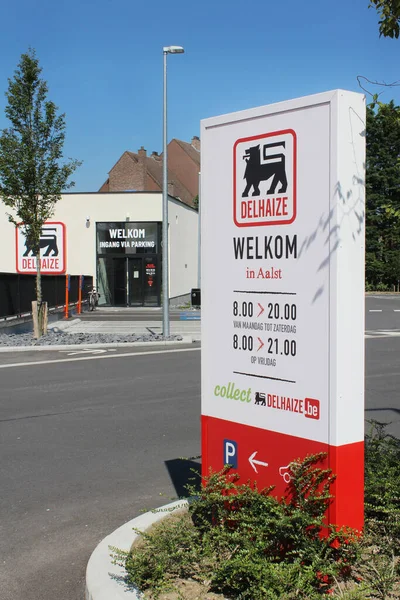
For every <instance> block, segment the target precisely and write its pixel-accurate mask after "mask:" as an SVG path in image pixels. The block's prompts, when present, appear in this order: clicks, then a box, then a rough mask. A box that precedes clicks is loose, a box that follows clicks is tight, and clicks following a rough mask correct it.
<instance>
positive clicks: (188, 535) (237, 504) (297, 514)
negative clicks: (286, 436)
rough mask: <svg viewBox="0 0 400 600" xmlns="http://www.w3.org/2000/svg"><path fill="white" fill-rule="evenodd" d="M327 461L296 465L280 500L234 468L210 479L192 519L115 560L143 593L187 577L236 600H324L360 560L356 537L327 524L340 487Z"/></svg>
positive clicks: (158, 530)
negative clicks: (333, 485)
mask: <svg viewBox="0 0 400 600" xmlns="http://www.w3.org/2000/svg"><path fill="white" fill-rule="evenodd" d="M325 458H326V455H324V454H319V455H314V456H311V457H307V458H306V459H305V460H304V461H300V460H299V461H296V462H295V463H293V464H292V465H291V475H292V481H291V484H290V485H289V488H288V494H287V497H285V498H284V499H281V500H278V499H277V498H275V497H274V496H272V495H271V492H272V489H273V488H268V489H263V490H258V489H257V486H256V484H253V483H251V482H247V483H245V484H241V483H240V482H239V480H238V476H237V475H234V474H231V473H230V471H229V468H226V469H224V470H223V471H222V472H221V473H217V474H210V476H209V477H207V478H206V479H205V484H204V487H203V488H202V490H201V491H200V494H199V495H198V496H197V497H196V498H195V500H194V501H193V502H192V503H191V505H190V508H189V515H187V516H180V517H177V518H176V519H171V520H170V519H168V520H167V522H165V523H162V524H161V525H158V526H156V527H155V528H154V529H153V531H150V532H147V533H146V534H144V536H143V542H142V544H141V546H140V547H139V546H138V547H136V546H135V547H133V549H132V552H131V553H130V554H129V555H128V556H127V557H124V556H121V555H120V556H118V555H116V554H114V556H115V557H116V559H117V560H119V561H120V562H121V563H123V562H124V558H125V559H126V560H125V567H126V570H127V573H128V581H129V582H130V583H134V584H135V585H137V586H138V587H139V588H140V589H143V590H145V589H147V588H149V587H151V588H153V589H154V590H156V592H159V591H160V590H161V589H163V587H168V586H171V583H172V581H173V580H174V578H176V577H186V578H191V579H194V580H197V581H202V582H204V581H207V582H208V583H209V587H210V590H211V591H214V592H219V593H222V594H224V595H225V596H227V597H229V598H231V599H232V600H234V599H238V600H239V599H241V600H246V599H248V600H264V599H268V600H269V599H271V600H275V599H276V600H278V599H282V598H286V599H287V600H289V599H291V598H293V599H294V598H304V599H305V598H308V599H310V600H312V599H314V598H315V599H316V598H320V597H321V596H323V595H325V594H327V593H328V590H329V589H330V588H331V587H332V584H333V582H334V579H335V578H336V577H341V578H343V577H346V576H347V574H348V570H349V567H350V566H351V565H352V564H354V562H355V561H356V559H357V556H358V544H357V542H356V540H355V538H354V536H352V535H351V533H350V532H346V534H345V533H344V532H340V531H337V530H336V529H335V528H334V527H332V526H327V525H326V523H324V516H325V512H326V508H327V506H328V504H329V502H330V499H331V496H330V493H329V487H330V485H331V483H332V481H333V476H332V473H331V471H330V470H327V469H322V468H320V467H318V466H317V465H318V464H319V463H320V462H321V461H322V460H324V459H325ZM189 491H190V490H189ZM192 491H194V490H192ZM169 521H171V523H169ZM193 525H194V527H193ZM322 532H324V533H325V535H321V534H322Z"/></svg>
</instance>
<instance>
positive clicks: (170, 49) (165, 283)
mask: <svg viewBox="0 0 400 600" xmlns="http://www.w3.org/2000/svg"><path fill="white" fill-rule="evenodd" d="M183 52H184V49H183V48H182V46H165V47H164V48H163V55H164V98H163V192H162V209H163V210H162V289H163V293H162V305H163V337H164V338H167V337H169V268H168V267H169V265H168V248H169V245H168V157H167V54H183Z"/></svg>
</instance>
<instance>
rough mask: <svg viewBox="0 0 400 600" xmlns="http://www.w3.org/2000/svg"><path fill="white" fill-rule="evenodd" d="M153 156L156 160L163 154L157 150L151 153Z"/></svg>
mask: <svg viewBox="0 0 400 600" xmlns="http://www.w3.org/2000/svg"><path fill="white" fill-rule="evenodd" d="M151 158H154V160H161V156H160V155H159V154H158V152H156V151H155V150H154V152H152V153H151Z"/></svg>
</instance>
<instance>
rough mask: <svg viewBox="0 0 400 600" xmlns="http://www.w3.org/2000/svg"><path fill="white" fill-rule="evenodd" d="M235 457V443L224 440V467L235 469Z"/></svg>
mask: <svg viewBox="0 0 400 600" xmlns="http://www.w3.org/2000/svg"><path fill="white" fill-rule="evenodd" d="M237 455H238V451H237V443H236V442H235V441H234V440H224V465H231V467H232V468H233V469H237V463H238V456H237Z"/></svg>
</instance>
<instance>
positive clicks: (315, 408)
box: [254, 392, 320, 420]
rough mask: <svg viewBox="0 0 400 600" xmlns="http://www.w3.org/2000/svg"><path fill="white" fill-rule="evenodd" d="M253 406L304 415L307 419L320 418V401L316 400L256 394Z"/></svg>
mask: <svg viewBox="0 0 400 600" xmlns="http://www.w3.org/2000/svg"><path fill="white" fill-rule="evenodd" d="M254 404H258V406H265V407H268V408H274V409H276V410H282V411H286V412H291V413H297V414H299V415H304V416H305V417H306V418H307V419H316V420H319V418H320V401H319V400H317V399H316V398H304V399H303V398H293V397H292V396H277V395H276V394H265V393H264V392H256V393H255V396H254Z"/></svg>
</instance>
